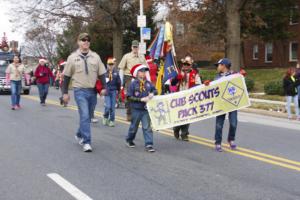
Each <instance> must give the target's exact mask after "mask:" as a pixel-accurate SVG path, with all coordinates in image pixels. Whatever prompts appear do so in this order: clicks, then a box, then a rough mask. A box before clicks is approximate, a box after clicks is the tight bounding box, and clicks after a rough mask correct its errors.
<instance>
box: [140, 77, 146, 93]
mask: <svg viewBox="0 0 300 200" xmlns="http://www.w3.org/2000/svg"><path fill="white" fill-rule="evenodd" d="M144 91H146V88H145V81H144V80H140V92H144Z"/></svg>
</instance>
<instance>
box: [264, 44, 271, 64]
mask: <svg viewBox="0 0 300 200" xmlns="http://www.w3.org/2000/svg"><path fill="white" fill-rule="evenodd" d="M272 60H273V44H272V43H267V44H266V45H265V62H266V63H268V62H272Z"/></svg>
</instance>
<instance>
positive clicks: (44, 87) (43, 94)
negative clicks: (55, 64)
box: [37, 83, 49, 103]
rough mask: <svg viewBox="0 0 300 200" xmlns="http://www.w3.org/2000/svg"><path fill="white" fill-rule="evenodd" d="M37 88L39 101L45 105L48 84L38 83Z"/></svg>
mask: <svg viewBox="0 0 300 200" xmlns="http://www.w3.org/2000/svg"><path fill="white" fill-rule="evenodd" d="M37 87H38V89H39V95H40V101H41V102H40V103H46V98H47V95H48V89H49V84H48V83H46V84H41V83H38V84H37Z"/></svg>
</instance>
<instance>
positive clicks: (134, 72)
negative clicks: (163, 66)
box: [130, 64, 149, 78]
mask: <svg viewBox="0 0 300 200" xmlns="http://www.w3.org/2000/svg"><path fill="white" fill-rule="evenodd" d="M140 70H145V71H147V70H149V68H148V67H147V66H146V65H143V64H137V65H135V66H133V67H132V68H131V70H130V73H131V75H132V76H133V77H134V78H136V76H137V73H138V71H140Z"/></svg>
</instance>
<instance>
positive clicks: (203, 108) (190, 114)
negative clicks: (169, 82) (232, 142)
mask: <svg viewBox="0 0 300 200" xmlns="http://www.w3.org/2000/svg"><path fill="white" fill-rule="evenodd" d="M248 106H250V101H249V96H248V91H247V87H246V84H245V79H244V77H243V76H242V75H240V74H233V75H230V76H227V77H224V78H222V79H219V80H216V81H213V82H211V83H210V85H209V86H205V85H200V86H196V87H193V88H191V89H189V90H184V91H180V92H176V93H172V94H167V95H161V96H155V97H153V99H151V100H150V101H149V102H148V103H147V109H148V111H149V115H150V118H151V122H152V125H153V128H154V129H155V130H161V129H166V128H171V127H174V126H178V125H183V124H189V123H193V122H197V121H200V120H204V119H208V118H212V117H215V116H218V115H222V114H225V113H228V112H231V111H234V110H239V109H242V108H246V107H248Z"/></svg>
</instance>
